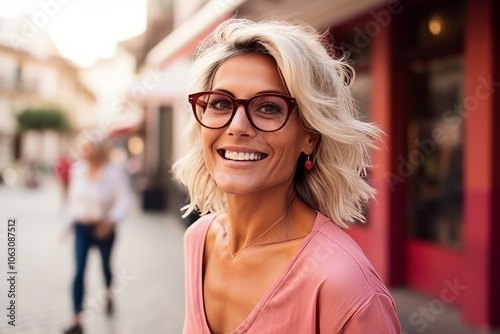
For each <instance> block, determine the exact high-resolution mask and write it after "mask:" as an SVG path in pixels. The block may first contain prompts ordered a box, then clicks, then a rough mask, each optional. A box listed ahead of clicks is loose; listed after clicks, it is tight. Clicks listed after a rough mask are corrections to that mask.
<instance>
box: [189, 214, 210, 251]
mask: <svg viewBox="0 0 500 334" xmlns="http://www.w3.org/2000/svg"><path fill="white" fill-rule="evenodd" d="M217 216H218V213H210V214H208V215H205V216H202V217H200V218H199V219H198V220H197V221H195V222H194V223H193V224H192V225H191V226H189V227H188V228H187V230H186V232H185V233H184V243H185V244H186V245H189V244H190V243H193V242H197V241H200V240H205V238H206V235H207V232H208V229H209V227H210V224H211V223H212V221H213V220H214V219H215V217H217Z"/></svg>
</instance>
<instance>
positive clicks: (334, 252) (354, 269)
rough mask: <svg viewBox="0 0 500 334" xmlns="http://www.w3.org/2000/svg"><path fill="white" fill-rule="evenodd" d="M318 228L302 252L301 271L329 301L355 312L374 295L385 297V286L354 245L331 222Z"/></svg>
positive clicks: (324, 220)
mask: <svg viewBox="0 0 500 334" xmlns="http://www.w3.org/2000/svg"><path fill="white" fill-rule="evenodd" d="M318 216H319V217H318V218H317V219H320V220H321V221H320V222H317V223H319V224H320V226H319V227H317V228H316V229H315V231H314V235H313V236H312V238H311V239H310V240H309V243H308V245H307V247H306V248H305V249H304V254H303V256H304V259H303V263H304V268H303V270H306V271H308V276H309V277H310V278H311V279H313V280H315V281H316V284H317V287H318V293H319V294H321V295H327V296H328V298H327V299H328V300H330V301H331V300H336V301H338V302H340V303H341V304H343V305H345V306H347V305H350V307H352V308H354V309H357V308H359V307H360V306H361V305H363V304H364V303H366V302H367V301H368V300H369V299H370V298H371V297H372V296H373V295H374V294H383V295H388V296H389V292H388V291H387V289H386V287H385V285H384V283H383V282H382V280H381V278H380V277H379V275H378V274H377V272H376V271H375V269H374V268H373V266H372V264H371V263H370V261H368V259H367V258H366V256H365V255H364V254H363V252H362V250H361V249H360V247H359V246H358V245H357V244H356V242H355V241H354V240H353V239H352V238H351V237H349V235H347V233H345V232H344V231H343V230H342V229H341V228H340V227H338V226H337V225H335V224H334V223H333V222H332V221H331V220H329V219H328V218H326V217H324V216H322V215H321V214H319V215H318Z"/></svg>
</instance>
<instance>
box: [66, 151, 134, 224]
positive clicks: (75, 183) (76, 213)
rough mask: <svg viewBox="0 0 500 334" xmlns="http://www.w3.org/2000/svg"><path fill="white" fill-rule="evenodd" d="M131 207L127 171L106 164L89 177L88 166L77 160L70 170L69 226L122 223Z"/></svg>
mask: <svg viewBox="0 0 500 334" xmlns="http://www.w3.org/2000/svg"><path fill="white" fill-rule="evenodd" d="M130 204H131V190H130V184H129V179H128V177H127V175H126V172H125V170H123V168H121V167H120V166H118V165H112V164H105V165H103V166H102V167H101V169H100V171H99V172H98V175H97V177H95V178H94V179H91V178H90V174H89V165H88V163H87V162H85V161H77V162H75V164H74V165H73V166H72V168H71V170H70V182H69V191H68V217H67V223H68V224H72V223H74V222H75V221H78V222H80V223H83V224H85V223H95V222H98V221H102V220H106V219H107V220H109V221H111V222H113V223H118V222H120V221H121V220H122V219H123V218H124V217H125V215H126V213H127V211H128V209H129V206H130Z"/></svg>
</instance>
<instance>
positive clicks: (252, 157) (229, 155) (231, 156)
mask: <svg viewBox="0 0 500 334" xmlns="http://www.w3.org/2000/svg"><path fill="white" fill-rule="evenodd" d="M217 152H218V153H219V155H220V156H221V157H223V158H224V159H226V160H232V161H259V160H262V159H264V158H265V157H267V154H264V153H256V152H251V153H249V152H232V151H228V150H217Z"/></svg>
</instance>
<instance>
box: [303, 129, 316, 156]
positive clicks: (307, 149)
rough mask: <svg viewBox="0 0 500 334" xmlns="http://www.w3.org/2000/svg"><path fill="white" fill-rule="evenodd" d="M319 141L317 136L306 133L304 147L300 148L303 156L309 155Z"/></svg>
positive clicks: (312, 133)
mask: <svg viewBox="0 0 500 334" xmlns="http://www.w3.org/2000/svg"><path fill="white" fill-rule="evenodd" d="M318 140H319V134H318V133H314V132H309V131H308V132H307V133H306V137H305V140H304V146H303V147H302V152H304V154H305V155H311V154H312V153H313V151H314V149H315V148H316V144H317V143H318Z"/></svg>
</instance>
